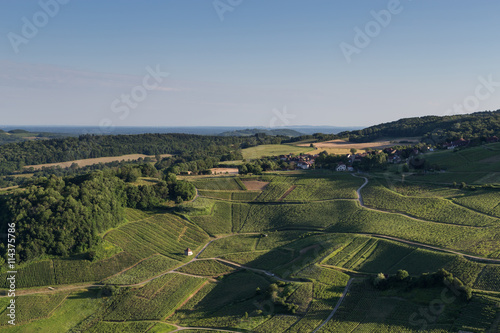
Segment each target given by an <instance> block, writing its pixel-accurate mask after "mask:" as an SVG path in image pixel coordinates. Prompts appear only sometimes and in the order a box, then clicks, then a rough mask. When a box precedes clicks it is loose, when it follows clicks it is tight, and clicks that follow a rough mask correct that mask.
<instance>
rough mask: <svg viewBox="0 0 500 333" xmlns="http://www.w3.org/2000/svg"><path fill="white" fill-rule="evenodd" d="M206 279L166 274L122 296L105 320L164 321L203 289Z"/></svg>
mask: <svg viewBox="0 0 500 333" xmlns="http://www.w3.org/2000/svg"><path fill="white" fill-rule="evenodd" d="M203 283H205V279H201V278H195V277H190V276H185V275H180V274H166V275H163V276H161V277H159V278H157V279H154V280H153V281H151V282H149V283H148V284H146V285H145V286H144V287H142V288H137V289H132V290H130V291H128V292H126V293H124V294H123V295H120V298H119V301H118V302H116V303H114V304H113V308H112V309H110V310H111V311H109V313H108V314H107V315H106V317H105V318H104V319H105V320H108V321H135V320H163V319H165V318H166V317H167V316H168V315H170V314H172V313H173V312H174V310H175V309H176V308H177V307H179V305H181V304H182V302H184V301H185V300H186V299H187V298H188V296H189V295H190V294H191V293H192V292H194V291H195V290H197V289H198V288H200V287H201V286H202V285H203Z"/></svg>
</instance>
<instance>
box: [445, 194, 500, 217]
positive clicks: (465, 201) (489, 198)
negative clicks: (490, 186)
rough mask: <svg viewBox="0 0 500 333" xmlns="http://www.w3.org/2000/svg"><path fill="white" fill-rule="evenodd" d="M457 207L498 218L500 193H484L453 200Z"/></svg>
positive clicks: (499, 214) (499, 213)
mask: <svg viewBox="0 0 500 333" xmlns="http://www.w3.org/2000/svg"><path fill="white" fill-rule="evenodd" d="M453 201H454V202H456V203H457V204H459V205H462V206H465V207H468V208H471V209H474V210H477V211H480V212H482V213H485V214H489V215H493V216H496V217H499V218H500V192H495V191H485V192H479V193H473V194H469V195H465V196H462V197H459V198H454V199H453Z"/></svg>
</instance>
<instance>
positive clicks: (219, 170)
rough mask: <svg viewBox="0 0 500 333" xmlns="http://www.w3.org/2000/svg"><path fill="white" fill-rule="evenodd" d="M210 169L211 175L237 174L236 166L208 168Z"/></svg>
mask: <svg viewBox="0 0 500 333" xmlns="http://www.w3.org/2000/svg"><path fill="white" fill-rule="evenodd" d="M210 171H212V174H213V175H219V174H226V173H228V174H231V175H237V174H238V168H212V169H210Z"/></svg>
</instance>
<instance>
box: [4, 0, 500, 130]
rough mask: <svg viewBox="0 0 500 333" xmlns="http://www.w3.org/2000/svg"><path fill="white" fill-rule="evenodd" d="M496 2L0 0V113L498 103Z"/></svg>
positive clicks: (239, 119) (142, 114) (328, 114)
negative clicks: (0, 3) (0, 0)
mask: <svg viewBox="0 0 500 333" xmlns="http://www.w3.org/2000/svg"><path fill="white" fill-rule="evenodd" d="M398 3H399V4H398ZM498 13H500V2H498V1H464V0H441V1H417V0H413V1H411V0H401V1H395V0H390V1H378V0H377V1H374V0H370V1H368V0H366V1H352V0H344V1H341V0H338V1H332V0H315V1H310V0H302V1H298V0H273V1H270V0H215V1H214V0H206V1H205V0H170V1H168V0H161V1H160V0H151V1H139V0H136V1H131V0H122V1H117V0H106V1H103V0H85V1H84V0H71V1H69V0H40V1H30V0H23V1H19V0H3V1H2V7H1V11H0V116H1V117H0V125H8V124H12V125H85V126H99V125H102V126H109V125H112V126H136V125H137V126H147V125H153V126H211V125H212V126H215V125H218V126H231V125H233V126H249V127H250V126H283V125H331V126H349V125H360V126H368V125H372V124H377V123H380V122H386V121H391V120H396V119H399V118H404V117H411V116H422V115H429V114H435V115H445V114H453V113H467V112H468V111H480V110H496V109H499V108H500V65H499V61H498V60H499V57H500V56H499V55H500V43H499V42H498V41H499V40H500V38H499V35H500V20H498ZM154 72H156V73H154ZM151 73H153V74H154V75H152V74H151ZM166 73H168V75H167V74H166Z"/></svg>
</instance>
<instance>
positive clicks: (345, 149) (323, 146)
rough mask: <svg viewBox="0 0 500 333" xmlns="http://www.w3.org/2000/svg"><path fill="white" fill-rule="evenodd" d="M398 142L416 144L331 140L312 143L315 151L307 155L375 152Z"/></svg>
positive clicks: (307, 145)
mask: <svg viewBox="0 0 500 333" xmlns="http://www.w3.org/2000/svg"><path fill="white" fill-rule="evenodd" d="M399 141H409V142H415V143H416V142H418V139H416V138H398V139H392V140H390V141H389V140H383V141H374V142H363V143H353V142H348V141H344V140H338V139H337V140H331V141H325V142H317V143H313V145H314V148H316V150H315V151H312V152H309V153H308V154H318V153H320V152H322V151H327V152H328V153H329V154H350V153H351V152H350V151H351V149H352V148H354V149H356V150H358V151H362V150H364V149H365V148H371V149H375V150H381V149H384V148H387V147H392V146H395V145H398V142H399ZM298 146H300V147H309V143H304V144H299V145H298Z"/></svg>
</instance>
